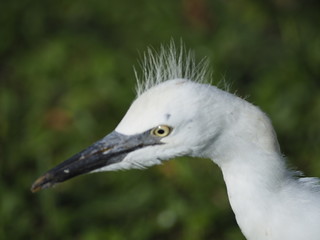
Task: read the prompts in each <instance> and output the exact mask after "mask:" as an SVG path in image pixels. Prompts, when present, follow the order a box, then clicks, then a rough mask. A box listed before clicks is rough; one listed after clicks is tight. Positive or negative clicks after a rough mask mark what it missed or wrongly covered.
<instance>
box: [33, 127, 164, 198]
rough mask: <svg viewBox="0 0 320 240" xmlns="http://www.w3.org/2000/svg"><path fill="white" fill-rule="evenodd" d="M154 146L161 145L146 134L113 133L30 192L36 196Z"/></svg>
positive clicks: (45, 177)
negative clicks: (131, 153)
mask: <svg viewBox="0 0 320 240" xmlns="http://www.w3.org/2000/svg"><path fill="white" fill-rule="evenodd" d="M156 144H161V142H160V141H159V139H157V138H155V137H153V136H151V135H150V133H149V131H147V132H145V133H142V134H137V135H132V136H127V135H123V134H120V133H118V132H115V131H113V132H112V133H110V134H109V135H107V136H106V137H104V138H103V139H101V140H100V141H98V142H96V143H94V144H92V145H91V146H89V147H88V148H86V149H85V150H83V151H81V152H79V153H77V154H75V155H74V156H72V157H71V158H69V159H68V160H66V161H64V162H62V163H60V164H59V165H57V166H56V167H54V168H52V169H51V170H49V171H48V172H47V173H45V174H44V175H42V176H41V177H39V178H38V179H37V180H36V181H35V182H34V183H33V185H32V187H31V191H32V192H38V191H40V190H41V189H45V188H49V187H52V186H54V185H55V184H57V183H60V182H64V181H66V180H68V179H70V178H73V177H76V176H78V175H81V174H85V173H89V172H92V171H94V170H97V169H99V168H102V167H105V166H108V165H110V164H114V163H118V162H121V161H122V160H123V159H124V158H125V157H126V155H127V154H128V153H130V152H132V151H135V150H137V149H140V148H143V147H146V146H152V145H156Z"/></svg>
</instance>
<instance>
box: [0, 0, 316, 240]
mask: <svg viewBox="0 0 320 240" xmlns="http://www.w3.org/2000/svg"><path fill="white" fill-rule="evenodd" d="M319 3H320V2H319V1H316V0H313V1H312V0H305V1H299V0H270V1H262V0H260V1H259V0H238V1H222V0H212V1H210V0H180V1H171V0H163V1H158V0H136V1H113V0H109V1H102V0H93V1H83V0H82V1H73V0H70V1H45V0H44V1H37V0H33V1H31V0H22V1H21V0H20V1H18V0H12V1H1V3H0V9H1V10H0V11H1V14H0V26H1V27H0V84H1V85H0V172H1V180H0V192H1V209H0V211H1V212H0V236H1V239H12V240H14V239H45V240H50V239H79V240H96V239H111V240H122V239H138V240H143V239H153V240H155V239H186V240H193V239H220V240H229V239H234V240H236V239H242V240H243V239H244V238H243V237H242V235H241V233H240V230H239V229H238V227H237V225H236V222H235V220H234V216H233V213H232V211H231V209H230V206H229V203H228V200H227V196H226V190H225V186H224V183H223V179H222V175H221V173H220V171H219V169H218V167H217V166H215V165H214V164H213V163H212V162H211V161H209V160H206V159H191V158H181V159H177V160H174V161H171V162H167V163H166V164H164V165H163V166H159V167H153V168H151V169H148V170H145V171H137V170H132V171H126V172H112V173H100V174H92V175H86V176H81V177H79V178H76V179H74V180H71V181H68V182H66V183H63V184H60V185H59V186H58V187H56V188H54V189H49V190H45V191H42V192H40V193H37V194H32V193H31V192H30V191H29V189H30V186H31V183H32V182H33V180H35V178H36V177H38V176H39V175H40V174H42V173H44V172H45V171H46V170H48V169H49V168H51V167H53V166H54V165H56V164H57V163H59V162H61V161H63V160H65V159H66V158H68V157H69V156H71V155H72V154H74V153H76V152H78V151H79V150H81V149H83V148H84V147H86V146H88V145H89V144H91V143H92V142H94V141H96V140H97V139H100V138H101V137H102V136H104V135H105V134H107V133H108V132H110V131H112V129H114V128H115V126H116V125H117V123H118V122H119V120H120V119H121V117H122V116H123V115H124V113H125V112H126V109H127V108H128V107H129V105H130V102H131V101H132V100H133V99H134V97H135V93H134V85H135V79H134V74H133V70H132V66H133V65H136V66H137V65H138V64H137V59H138V58H139V52H140V53H141V52H143V51H144V50H145V49H146V47H148V46H154V47H155V48H157V47H158V46H159V45H160V44H161V43H168V42H169V41H170V39H171V38H173V39H176V40H177V41H179V39H180V38H182V39H183V40H184V42H185V43H186V45H187V47H188V48H191V49H193V50H195V52H196V54H197V56H198V57H199V59H200V58H202V57H204V56H208V57H209V58H210V59H211V60H212V61H211V62H212V67H213V70H214V74H213V77H214V79H215V80H216V81H217V82H218V81H219V80H221V79H225V80H226V81H227V82H229V83H231V89H232V91H237V94H238V95H240V96H243V97H247V100H248V101H250V102H253V103H254V104H256V105H259V106H260V107H261V108H262V109H263V110H264V111H266V112H267V113H268V114H269V116H270V117H271V119H272V120H273V123H274V126H275V129H276V131H277V133H278V136H279V141H280V144H281V146H282V151H283V153H284V154H285V155H286V156H288V158H289V160H290V162H291V163H292V165H293V166H296V167H298V168H299V169H301V170H303V171H304V172H306V173H307V175H312V176H318V177H319V176H320V148H319V144H320V124H319V122H320V94H319V93H320V79H319V77H320V67H319V64H320V30H319V23H320V14H319V10H320V8H319V7H320V4H319Z"/></svg>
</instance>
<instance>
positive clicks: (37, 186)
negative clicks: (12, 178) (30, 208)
mask: <svg viewBox="0 0 320 240" xmlns="http://www.w3.org/2000/svg"><path fill="white" fill-rule="evenodd" d="M50 176H51V175H50V174H48V173H47V174H45V175H43V176H41V177H39V178H38V179H37V180H36V181H35V182H34V183H33V184H32V186H31V189H30V190H31V192H32V193H36V192H39V191H40V190H42V189H45V188H48V187H51V186H53V185H54V184H52V183H50Z"/></svg>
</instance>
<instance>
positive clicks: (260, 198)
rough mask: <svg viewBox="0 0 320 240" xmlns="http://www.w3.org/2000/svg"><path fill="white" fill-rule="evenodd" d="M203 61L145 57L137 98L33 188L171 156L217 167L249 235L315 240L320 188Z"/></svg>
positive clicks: (319, 230) (319, 233)
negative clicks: (217, 83) (209, 74)
mask: <svg viewBox="0 0 320 240" xmlns="http://www.w3.org/2000/svg"><path fill="white" fill-rule="evenodd" d="M205 78H206V64H205V63H204V62H202V63H200V64H195V62H194V59H193V56H192V54H190V52H186V51H185V50H183V48H182V49H180V50H176V49H175V47H174V44H171V45H170V47H169V48H168V49H165V48H162V49H161V51H160V53H159V54H154V53H153V51H149V52H148V53H147V54H146V55H145V63H144V65H143V80H142V81H139V80H138V86H137V99H136V100H135V101H134V102H133V103H132V105H131V107H130V108H129V110H128V112H127V113H126V115H125V116H124V118H123V119H122V121H121V122H120V123H119V125H118V126H117V127H116V129H115V131H113V132H112V133H110V134H109V135H107V136H105V137H104V138H102V139H101V140H100V141H98V142H96V143H94V144H93V145H91V146H90V147H88V148H87V149H85V150H83V151H81V152H80V153H78V154H76V155H74V156H73V157H71V158H70V159H68V160H66V161H65V162H63V163H61V164H59V165H58V166H56V167H55V168H53V169H51V170H49V171H48V172H47V173H45V174H44V175H43V176H41V177H40V178H38V180H36V181H35V183H34V184H33V185H32V188H31V190H32V191H33V192H36V191H38V190H40V189H44V188H48V187H51V186H53V185H55V184H56V183H59V182H63V181H65V180H67V179H70V178H72V177H75V176H77V175H80V174H84V173H89V172H99V171H113V170H118V169H131V168H145V167H149V166H152V165H156V164H161V163H162V162H163V161H165V160H168V159H171V158H174V157H177V156H185V155H188V156H194V157H203V158H210V159H212V161H213V162H215V163H216V164H217V165H218V166H219V167H220V168H221V170H222V173H223V177H224V180H225V183H226V186H227V192H228V197H229V200H230V204H231V207H232V209H233V211H234V213H235V216H236V220H237V222H238V225H239V226H240V228H241V230H242V232H243V234H244V235H245V237H246V238H247V239H248V240H263V239H268V240H301V239H306V240H319V239H320V186H319V184H318V179H316V178H302V177H299V176H298V173H296V172H293V171H291V170H289V169H288V168H287V167H286V163H285V160H284V159H283V157H282V155H281V152H280V149H279V145H278V141H277V137H276V134H275V132H274V130H273V127H272V125H271V122H270V120H269V118H268V117H267V116H266V115H265V114H264V113H263V112H262V111H261V110H260V109H259V108H258V107H256V106H254V105H252V104H250V103H249V102H247V101H245V100H243V99H241V98H239V97H237V96H235V95H233V94H231V93H228V92H226V91H223V90H220V89H218V88H216V87H214V86H212V85H210V84H206V83H204V79H205Z"/></svg>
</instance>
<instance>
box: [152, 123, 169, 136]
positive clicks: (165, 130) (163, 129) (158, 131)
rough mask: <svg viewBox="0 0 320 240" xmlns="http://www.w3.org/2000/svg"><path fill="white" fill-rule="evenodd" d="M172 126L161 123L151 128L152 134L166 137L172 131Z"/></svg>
mask: <svg viewBox="0 0 320 240" xmlns="http://www.w3.org/2000/svg"><path fill="white" fill-rule="evenodd" d="M171 130H172V128H171V127H169V126H166V125H160V126H158V127H156V128H154V129H152V130H151V134H152V135H154V136H157V137H166V136H168V135H169V134H170V133H171Z"/></svg>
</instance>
